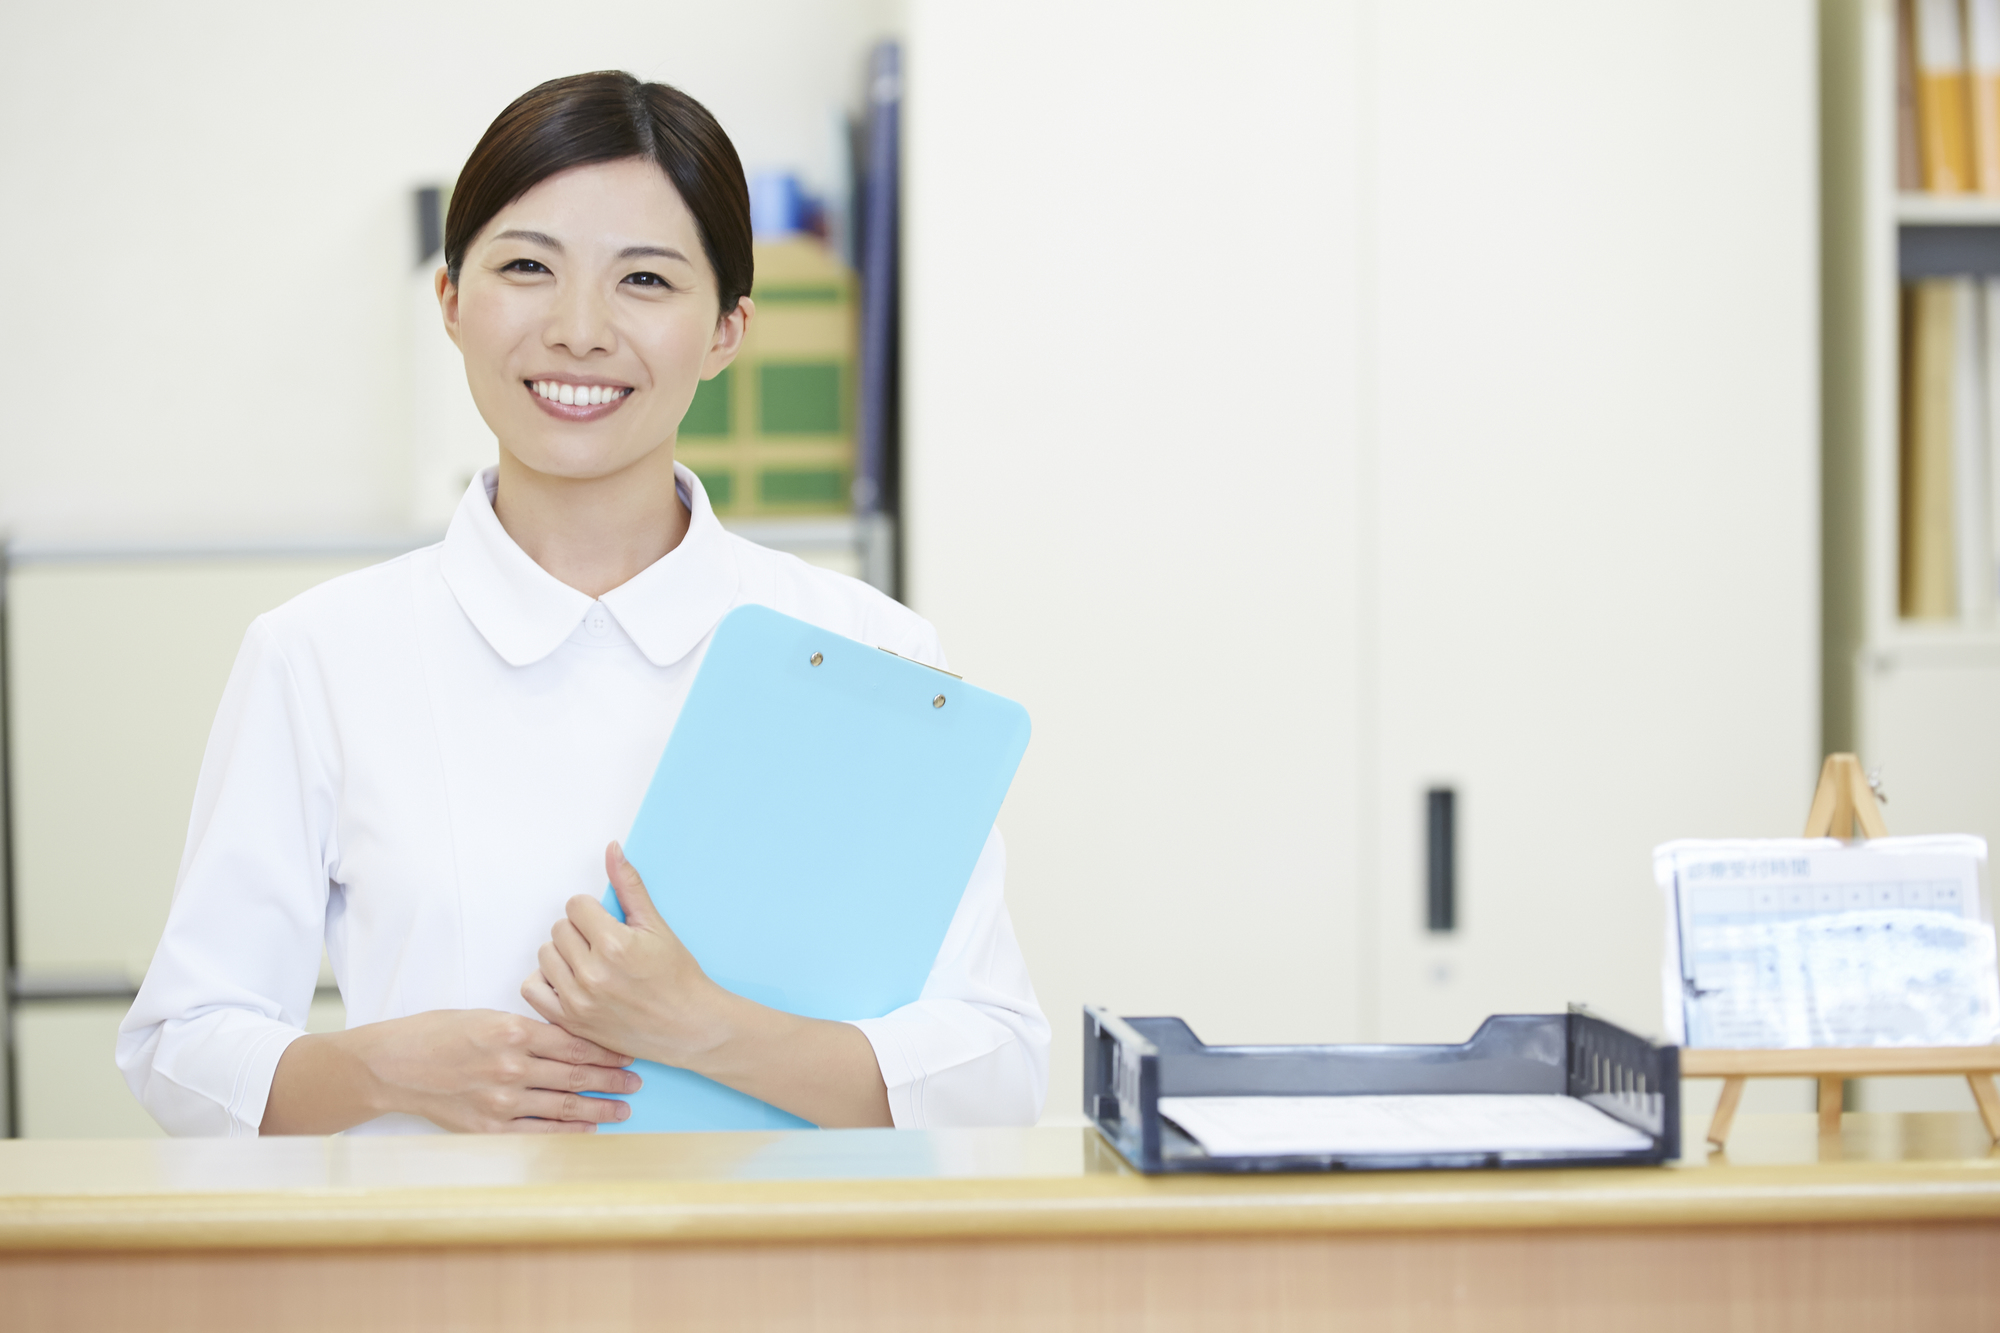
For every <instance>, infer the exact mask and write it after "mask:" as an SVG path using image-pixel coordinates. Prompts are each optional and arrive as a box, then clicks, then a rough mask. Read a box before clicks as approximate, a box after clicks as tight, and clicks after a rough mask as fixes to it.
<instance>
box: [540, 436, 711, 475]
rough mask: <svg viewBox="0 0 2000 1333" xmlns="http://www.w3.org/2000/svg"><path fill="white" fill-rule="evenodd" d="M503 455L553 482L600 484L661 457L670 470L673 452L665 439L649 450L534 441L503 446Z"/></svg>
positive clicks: (602, 443) (572, 441)
mask: <svg viewBox="0 0 2000 1333" xmlns="http://www.w3.org/2000/svg"><path fill="white" fill-rule="evenodd" d="M565 433H567V432H565ZM671 438H672V437H671V436H669V437H668V439H669V440H670V439H671ZM502 452H504V453H506V454H508V455H510V456H511V457H512V458H513V460H514V461H515V462H516V463H518V464H519V465H520V466H521V467H522V468H523V469H524V470H525V471H527V472H530V473H533V474H535V475H536V476H540V477H546V478H548V479H549V480H551V481H599V480H602V479H603V478H606V477H615V476H618V475H619V474H621V473H624V472H627V471H630V470H631V469H632V468H633V467H635V466H638V465H640V464H643V463H646V462H648V461H652V460H655V459H657V458H658V457H659V456H660V455H662V454H664V455H665V457H664V459H663V460H661V461H664V462H665V464H666V465H667V466H668V467H669V469H671V467H672V464H673V449H672V447H671V445H670V444H669V443H668V442H667V441H664V440H663V441H661V442H660V443H658V444H654V445H651V446H650V447H647V446H639V445H629V444H626V445H622V446H621V445H619V444H616V443H614V442H611V441H596V440H576V439H564V440H535V441H532V442H530V443H529V444H527V445H526V446H525V447H520V446H515V447H506V446H503V447H502Z"/></svg>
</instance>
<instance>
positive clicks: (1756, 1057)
mask: <svg viewBox="0 0 2000 1333" xmlns="http://www.w3.org/2000/svg"><path fill="white" fill-rule="evenodd" d="M1996 1072H2000V1046H1907V1047H1898V1046H1883V1047H1868V1046H1860V1047H1841V1048H1827V1049H1824V1050H1798V1051H1717V1050H1701V1049H1688V1050H1684V1051H1682V1052H1681V1077H1683V1078H1719V1079H1721V1080H1722V1100H1721V1101H1719V1102H1717V1103H1716V1105H1715V1118H1714V1119H1713V1120H1711V1121H1710V1122H1709V1125H1708V1141H1709V1142H1710V1143H1712V1144H1714V1145H1715V1146H1716V1147H1717V1148H1721V1147H1723V1146H1725V1145H1726V1144H1727V1143H1728V1141H1729V1129H1730V1126H1731V1124H1732V1123H1733V1122H1734V1121H1735V1119H1736V1107H1737V1104H1738V1103H1739V1102H1741V1101H1742V1100H1743V1084H1744V1082H1745V1081H1746V1080H1748V1079H1753V1078H1812V1079H1818V1080H1819V1132H1820V1133H1822V1134H1838V1133H1839V1132H1840V1096H1841V1087H1840V1085H1841V1084H1842V1083H1843V1082H1844V1081H1845V1080H1847V1079H1850V1078H1871V1077H1876V1078H1879V1077H1881V1076H1883V1075H1896V1074H1901V1075H1912V1074H1962V1075H1964V1077H1965V1081H1966V1083H1967V1084H1969V1085H1970V1086H1971V1088H1972V1099H1973V1100H1974V1101H1975V1102H1977V1103H1979V1118H1980V1119H1981V1120H1983V1121H1985V1122H1986V1132H1987V1133H1988V1134H1989V1135H1991V1136H1992V1137H1993V1139H1994V1141H1995V1142H2000V1091H1995V1090H1994V1086H1993V1075H1994V1074H1995V1073H1996Z"/></svg>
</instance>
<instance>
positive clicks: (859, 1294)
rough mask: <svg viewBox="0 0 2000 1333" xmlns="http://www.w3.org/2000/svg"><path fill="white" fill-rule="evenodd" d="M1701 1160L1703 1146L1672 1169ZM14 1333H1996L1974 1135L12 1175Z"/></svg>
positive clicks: (538, 1159) (17, 1155)
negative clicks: (1378, 1159)
mask: <svg viewBox="0 0 2000 1333" xmlns="http://www.w3.org/2000/svg"><path fill="white" fill-rule="evenodd" d="M1690 1146H1691V1147H1698V1145H1690ZM0 1312H4V1315H0V1323H4V1324H5V1326H6V1327H7V1328H9V1329H21V1330H29V1329H36V1330H40V1329H79V1330H83V1329H89V1330H97V1329H109V1328H141V1329H146V1330H149V1331H152V1330H156V1331H157V1333H178V1331H179V1330H183V1329H186V1330H194V1329H200V1330H203V1331H204V1333H211V1331H214V1333H227V1331H229V1330H236V1329H259V1330H292V1329H315V1330H317V1329H328V1330H332V1329H363V1328H365V1329H376V1330H392V1329H393V1330H401V1329H412V1330H415V1329H425V1330H430V1329H457V1328H463V1329H482V1330H484V1329H508V1330H511V1329H534V1330H542V1331H544V1333H547V1331H552V1330H562V1329H592V1330H614V1329H617V1330H622V1329H636V1328H668V1327H671V1328H704V1329H705V1328H743V1329H780V1328H782V1329H787V1330H808V1329H820V1328H826V1329H834V1328H839V1329H856V1330H858V1329H868V1330H878V1329H879V1330H901V1329H911V1330H915V1329H924V1330H956V1329H980V1330H986V1329H992V1330H999V1329H1015V1328H1023V1329H1025V1328H1033V1329H1037V1330H1044V1329H1046V1330H1062V1329H1086V1328H1087V1329H1102V1328H1117V1329H1135V1330H1136V1329H1149V1330H1150V1329H1163V1330H1167V1329H1170V1330H1180V1329H1218V1328H1229V1329H1263V1328H1269V1329H1294V1328H1300V1329H1303V1328H1349V1327H1352V1328H1357V1329H1364V1328H1365V1329H1400V1328H1411V1329H1417V1328H1423V1329H1429V1328H1466V1329H1471V1328H1479V1329H1516V1328H1519V1329H1524V1330H1525V1329H1535V1330H1559V1329H1585V1328H1593V1329H1595V1328H1610V1327H1615V1328H1618V1329H1620V1330H1621V1333H1630V1331H1633V1330H1650V1329H1663V1330H1664V1329H1673V1330H1675V1333H1685V1330H1688V1329H1694V1328H1706V1327H1713V1328H1724V1327H1727V1328H1766V1327H1780V1326H1782V1327H1786V1328H1811V1329H1813V1330H1815V1333H1831V1331H1832V1330H1844V1329H1857V1330H1859V1329H1870V1330H1873V1329H1886V1328H1896V1329H1899V1330H1912V1329H1929V1328H1937V1329H1967V1328H1994V1327H2000V1157H1996V1156H1993V1155H1989V1149H1988V1145H1987V1141H1986V1138H1985V1135H1984V1133H1983V1131H1982V1129H1981V1126H1980V1123H1979V1120H1978V1118H1977V1117H1976V1116H1972V1115H1942V1114H1941V1115H1900V1116H1896V1115H1876V1116H1869V1115H1851V1116H1848V1117H1847V1118H1846V1122H1845V1124H1844V1126H1843V1129H1842V1134H1841V1137H1840V1138H1839V1139H1838V1140H1834V1139H1826V1140H1821V1139H1820V1138H1818V1137H1817V1135H1816V1129H1815V1122H1814V1118H1813V1117H1812V1116H1810V1115H1801V1116H1771V1117H1745V1118H1744V1119H1743V1120H1742V1121H1741V1122H1740V1123H1739V1125H1738V1128H1737V1130H1736V1134H1735V1137H1734V1138H1733V1139H1732V1140H1731V1142H1730V1151H1729V1156H1728V1158H1727V1159H1724V1158H1722V1157H1720V1156H1718V1157H1715V1158H1712V1159H1711V1158H1708V1157H1706V1156H1705V1155H1703V1154H1700V1153H1699V1152H1697V1154H1696V1155H1695V1156H1693V1157H1692V1158H1691V1159H1690V1160H1688V1161H1685V1162H1683V1163H1681V1164H1679V1165H1677V1166H1673V1167H1667V1168H1661V1169H1652V1170H1615V1171H1510V1172H1497V1171H1486V1172H1425V1173H1395V1174H1387V1173H1385V1174H1356V1175H1332V1176H1324V1175H1322V1176H1288V1177H1266V1178H1228V1177H1203V1178H1180V1179H1167V1180H1148V1179H1145V1178H1143V1177H1140V1176H1138V1175H1135V1174H1133V1173H1132V1172H1130V1171H1128V1170H1127V1169H1126V1168H1125V1167H1124V1166H1123V1164H1122V1163H1121V1162H1120V1161H1119V1160H1118V1159H1117V1158H1116V1157H1115V1156H1114V1155H1113V1154H1112V1153H1110V1151H1109V1150H1108V1149H1106V1148H1104V1147H1103V1145H1102V1144H1101V1142H1100V1141H1099V1140H1098V1138H1097V1137H1096V1135H1095V1133H1094V1132H1091V1131H1086V1130H1078V1129H1064V1130H1057V1129H1047V1130H967V1131H953V1132H936V1133H896V1132H893V1131H887V1130H865V1131H847V1132H835V1133H824V1134H820V1133H811V1132H806V1133H797V1134H699V1135H676V1136H659V1137H641V1136H631V1137H624V1136H605V1137H601V1138H506V1139H474V1138H443V1137H438V1138H415V1139H275V1140H261V1141H244V1142H229V1141H198V1140H185V1141H179V1142H162V1141H119V1142H89V1141H73V1142H57V1141H49V1140H35V1141H14V1142H4V1143H0Z"/></svg>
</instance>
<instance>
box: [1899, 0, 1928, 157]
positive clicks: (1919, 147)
mask: <svg viewBox="0 0 2000 1333" xmlns="http://www.w3.org/2000/svg"><path fill="white" fill-rule="evenodd" d="M1914 3H1915V0H1896V188H1897V189H1898V190H1901V191H1904V192H1906V193H1907V192H1914V191H1917V190H1921V189H1923V188H1924V168H1923V152H1924V150H1923V144H1922V142H1921V138H1920V135H1919V133H1918V130H1917V65H1916V60H1917V54H1916V52H1917V36H1916V32H1915V23H1916V19H1915V17H1914V16H1913V15H1912V14H1911V12H1910V7H1911V5H1912V4H1914Z"/></svg>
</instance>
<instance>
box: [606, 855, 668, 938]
mask: <svg viewBox="0 0 2000 1333" xmlns="http://www.w3.org/2000/svg"><path fill="white" fill-rule="evenodd" d="M604 872H605V873H606V874H607V875H609V876H610V877H611V887H612V888H613V889H614V890H616V891H617V894H618V905H619V906H620V907H622V908H624V909H625V924H626V925H628V926H651V925H659V924H662V922H661V919H660V909H659V908H657V907H655V906H653V895H651V894H650V893H647V892H646V881H645V880H643V879H640V878H639V871H638V870H637V868H635V867H634V866H633V864H632V863H631V862H630V861H627V860H626V859H625V849H624V848H623V847H620V846H619V845H618V844H617V843H615V842H614V843H612V844H611V845H610V846H609V847H606V848H605V849H604Z"/></svg>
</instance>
